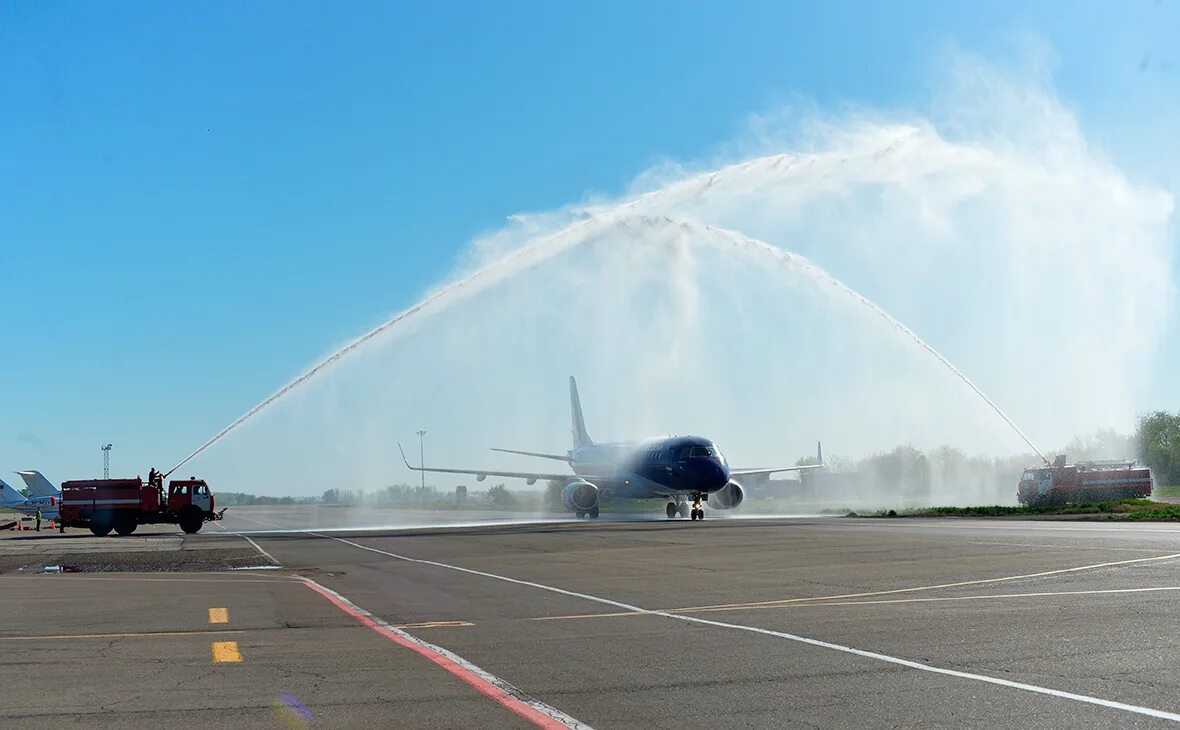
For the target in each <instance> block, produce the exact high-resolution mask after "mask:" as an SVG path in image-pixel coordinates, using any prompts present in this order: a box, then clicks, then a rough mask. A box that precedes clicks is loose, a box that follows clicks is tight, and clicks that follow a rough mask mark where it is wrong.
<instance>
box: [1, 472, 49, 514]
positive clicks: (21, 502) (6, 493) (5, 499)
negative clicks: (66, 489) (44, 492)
mask: <svg viewBox="0 0 1180 730" xmlns="http://www.w3.org/2000/svg"><path fill="white" fill-rule="evenodd" d="M60 501H61V500H60V498H59V497H54V496H41V497H37V496H30V497H26V496H25V495H23V494H21V493H20V492H18V491H17V490H15V489H13V488H12V487H10V486H9V485H8V483H7V482H5V481H4V480H3V479H0V510H10V511H12V512H21V513H23V514H27V515H33V514H36V513H37V511H38V510H40V512H41V517H42V518H44V519H46V520H55V519H57V509H58V504H59V503H60Z"/></svg>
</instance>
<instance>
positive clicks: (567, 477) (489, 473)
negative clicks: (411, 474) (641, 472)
mask: <svg viewBox="0 0 1180 730" xmlns="http://www.w3.org/2000/svg"><path fill="white" fill-rule="evenodd" d="M397 448H398V450H399V451H401V452H402V461H404V462H405V463H406V468H407V469H411V470H413V471H426V472H431V473H433V474H471V475H473V476H475V478H476V479H477V480H479V481H481V482H482V481H483V480H484V479H486V478H487V477H508V478H511V479H527V480H528V481H529V482H530V483H531V482H536V481H559V482H572V481H576V480H579V479H584V480H586V481H588V482H594V483H595V484H598V485H599V486H601V485H602V483H606V482H613V481H615V480H616V478H615V477H612V476H599V475H593V474H572V473H570V472H566V473H564V474H554V473H552V472H538V471H496V470H494V469H447V468H440V467H433V466H429V467H428V466H414V465H412V464H411V463H410V460H409V459H407V458H406V451H405V449H403V448H402V445H401V444H400V443H399V444H398V445H397Z"/></svg>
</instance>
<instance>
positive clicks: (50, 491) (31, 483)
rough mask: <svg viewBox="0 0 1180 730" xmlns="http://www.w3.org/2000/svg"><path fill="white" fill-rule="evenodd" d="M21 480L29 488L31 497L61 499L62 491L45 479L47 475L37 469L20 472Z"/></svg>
mask: <svg viewBox="0 0 1180 730" xmlns="http://www.w3.org/2000/svg"><path fill="white" fill-rule="evenodd" d="M17 474H19V475H20V478H21V479H24V480H25V484H26V485H27V486H28V487H29V496H30V497H60V496H61V491H60V490H58V488H57V487H55V486H53V483H52V482H50V481H49V480H48V479H46V478H45V475H44V474H42V473H41V472H39V471H36V470H35V469H30V470H29V471H18V472H17Z"/></svg>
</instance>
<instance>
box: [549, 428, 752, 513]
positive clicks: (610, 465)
mask: <svg viewBox="0 0 1180 730" xmlns="http://www.w3.org/2000/svg"><path fill="white" fill-rule="evenodd" d="M569 456H570V466H571V467H572V468H573V471H574V473H575V474H579V475H588V474H613V475H615V477H616V482H615V486H614V488H613V490H612V491H613V493H614V495H615V496H618V497H630V498H635V499H650V498H654V497H675V496H690V497H691V496H695V495H698V494H711V493H713V492H716V491H718V490H720V489H722V488H723V487H725V485H726V484H728V483H729V480H730V473H729V465H728V463H727V462H726V460H725V456H724V455H723V454H722V453H721V451H720V449H718V448H717V446H716V444H714V443H713V442H712V441H710V440H709V439H707V438H702V437H700V436H671V437H666V438H655V439H647V440H644V441H633V442H626V443H608V444H594V445H592V446H583V447H580V448H576V449H573V450H572V451H570V453H569Z"/></svg>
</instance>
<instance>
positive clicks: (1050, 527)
mask: <svg viewBox="0 0 1180 730" xmlns="http://www.w3.org/2000/svg"><path fill="white" fill-rule="evenodd" d="M845 519H848V520H853V521H849V522H845V521H844V520H845ZM927 519H931V520H939V518H937V517H906V518H898V519H891V518H887V517H872V518H868V517H862V518H856V517H851V518H841V519H834V520H825V521H824V522H822V523H821V522H808V523H807V525H808V526H810V527H816V526H821V525H822V526H823V527H833V526H839V527H842V528H844V529H856V528H858V527H868V526H870V525H873V524H875V523H878V522H879V523H881V526H886V525H888V528H890V529H898V530H904V529H906V528H909V527H916V528H919V529H928V530H937V529H944V530H945V529H952V530H1010V531H1019V530H1020V529H1021V528H1022V527H1027V526H1028V525H1033V526H1034V527H1035V528H1036V531H1037V532H1042V531H1055V532H1118V533H1121V534H1124V535H1145V534H1150V533H1159V534H1161V535H1163V534H1176V533H1180V529H1171V528H1162V529H1157V528H1151V527H1140V526H1139V525H1140V524H1142V523H1139V524H1135V523H1131V522H1129V521H1122V522H1121V523H1120V524H1124V525H1127V526H1126V527H1115V526H1114V525H1113V524H1110V523H1106V522H1098V521H1097V520H1075V522H1077V523H1078V525H1089V526H1088V527H1080V526H1079V527H1065V526H1058V525H1056V524H1053V522H1056V521H1053V520H1005V519H1003V518H999V517H997V518H995V520H994V521H995V522H1002V523H1004V524H989V525H983V524H980V523H978V522H962V523H961V524H957V523H953V522H951V521H950V520H946V519H942V520H940V521H938V522H933V523H929V524H927V523H924V522H918V520H927ZM951 519H954V518H951ZM1062 521H1064V520H1062Z"/></svg>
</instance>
